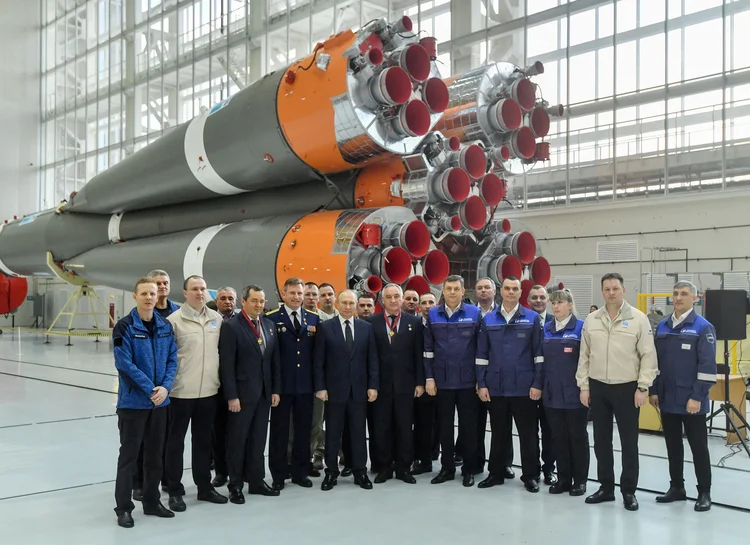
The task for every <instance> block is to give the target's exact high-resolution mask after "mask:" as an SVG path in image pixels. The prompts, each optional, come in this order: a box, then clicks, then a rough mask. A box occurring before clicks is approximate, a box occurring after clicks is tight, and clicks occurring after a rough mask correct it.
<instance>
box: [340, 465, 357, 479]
mask: <svg viewBox="0 0 750 545" xmlns="http://www.w3.org/2000/svg"><path fill="white" fill-rule="evenodd" d="M353 473H354V471H352V468H350V467H345V468H344V469H342V470H341V476H342V477H351V476H352V474H353Z"/></svg>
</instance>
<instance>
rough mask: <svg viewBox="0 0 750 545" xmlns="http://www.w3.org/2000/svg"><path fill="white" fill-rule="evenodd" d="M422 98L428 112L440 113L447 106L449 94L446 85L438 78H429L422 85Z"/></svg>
mask: <svg viewBox="0 0 750 545" xmlns="http://www.w3.org/2000/svg"><path fill="white" fill-rule="evenodd" d="M422 100H424V102H425V104H427V107H428V108H429V109H430V112H432V113H434V114H441V113H443V112H444V111H445V109H446V108H447V107H448V102H449V100H450V95H449V93H448V86H447V85H446V84H445V83H444V82H443V80H441V79H440V78H430V79H428V80H427V81H426V82H425V83H424V85H423V86H422Z"/></svg>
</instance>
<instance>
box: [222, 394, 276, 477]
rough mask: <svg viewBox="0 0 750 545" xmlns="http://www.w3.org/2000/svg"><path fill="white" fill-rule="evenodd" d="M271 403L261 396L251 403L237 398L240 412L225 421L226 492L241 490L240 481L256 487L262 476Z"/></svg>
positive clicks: (232, 414) (231, 414) (264, 470)
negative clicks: (227, 487) (227, 476)
mask: <svg viewBox="0 0 750 545" xmlns="http://www.w3.org/2000/svg"><path fill="white" fill-rule="evenodd" d="M270 410H271V400H270V399H269V398H267V397H266V396H265V395H261V396H260V397H259V398H258V399H257V400H255V401H251V400H249V399H246V398H245V399H243V398H242V397H240V412H238V413H233V412H230V413H229V417H228V420H227V466H228V468H229V490H230V491H232V490H242V488H243V485H244V481H247V482H248V483H250V486H251V487H253V486H257V485H258V484H260V482H261V481H263V478H264V477H265V476H266V467H265V457H264V456H263V453H264V452H265V450H266V435H267V433H268V413H269V411H270Z"/></svg>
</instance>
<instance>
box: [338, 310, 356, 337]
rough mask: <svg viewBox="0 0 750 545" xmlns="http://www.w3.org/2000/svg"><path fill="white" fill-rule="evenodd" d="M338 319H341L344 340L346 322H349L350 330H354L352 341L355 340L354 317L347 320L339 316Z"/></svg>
mask: <svg viewBox="0 0 750 545" xmlns="http://www.w3.org/2000/svg"><path fill="white" fill-rule="evenodd" d="M337 318H338V319H339V323H341V333H343V334H344V340H346V324H345V323H344V322H346V321H348V322H349V328H350V329H351V330H352V340H354V316H352V317H351V318H349V320H347V319H346V318H344V317H343V316H341V314H339V315H338V316H337Z"/></svg>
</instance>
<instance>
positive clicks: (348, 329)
mask: <svg viewBox="0 0 750 545" xmlns="http://www.w3.org/2000/svg"><path fill="white" fill-rule="evenodd" d="M344 326H346V327H345V331H346V333H345V337H346V349H347V350H349V351H350V352H351V350H352V347H353V346H354V335H352V328H351V326H350V325H349V320H344Z"/></svg>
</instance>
